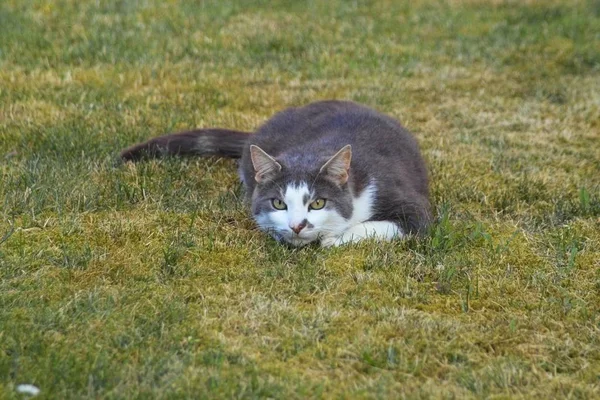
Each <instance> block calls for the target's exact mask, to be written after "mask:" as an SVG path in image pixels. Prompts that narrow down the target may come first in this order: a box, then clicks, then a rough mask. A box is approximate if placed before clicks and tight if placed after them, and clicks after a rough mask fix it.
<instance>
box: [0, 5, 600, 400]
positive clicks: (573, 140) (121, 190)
mask: <svg viewBox="0 0 600 400" xmlns="http://www.w3.org/2000/svg"><path fill="white" fill-rule="evenodd" d="M599 26H600V2H598V1H597V0H589V1H585V0H581V1H568V0H564V1H538V2H535V1H528V2H519V1H500V0H498V1H477V0H469V1H467V0H465V1H460V0H448V1H434V0H431V1H430V0H418V1H417V0H413V1H410V2H401V1H383V0H382V1H371V2H370V1H341V0H340V1H322V2H321V1H276V2H271V1H258V0H255V1H238V2H223V1H216V0H215V1H203V2H183V1H165V2H162V1H153V0H147V1H146V0H144V1H141V0H140V1H110V2H109V1H104V0H99V1H84V2H80V1H65V0H63V1H50V0H47V1H28V0H3V1H2V2H0V179H1V181H0V242H1V244H0V398H7V399H19V398H22V397H23V396H22V395H20V394H18V393H17V391H16V386H17V385H18V384H21V383H31V384H35V385H36V386H38V387H39V388H40V389H41V395H40V397H42V398H98V397H100V398H123V399H134V398H140V399H141V398H186V397H187V398H215V397H219V396H221V397H241V398H258V397H260V398H262V397H271V398H282V399H287V398H306V397H316V398H319V397H327V398H350V397H359V398H386V397H388V398H469V397H471V398H508V397H523V398H540V399H543V398H598V397H600V50H599V49H600V33H599V32H600V30H599V29H598V27H599ZM328 98H337V99H350V100H355V101H359V102H362V103H365V104H367V105H369V106H372V107H374V108H376V109H378V110H380V111H382V112H385V113H388V114H390V115H393V116H395V117H397V118H399V119H400V120H402V121H403V123H404V124H405V125H406V126H407V127H408V128H409V129H410V130H411V131H413V132H414V133H415V136H416V137H417V138H418V140H419V142H420V143H421V146H422V149H423V153H424V156H425V158H426V160H427V163H428V166H429V168H430V175H431V186H432V200H433V203H434V205H435V209H436V216H437V222H436V224H435V225H434V226H433V228H432V231H431V234H430V235H429V236H427V237H425V238H423V239H418V240H417V239H410V240H407V241H404V242H395V243H388V244H379V243H372V242H371V243H364V244H361V245H358V246H354V247H344V248H338V249H320V248H314V247H313V248H306V249H299V250H290V249H287V248H284V247H281V246H279V245H277V244H275V243H274V242H273V241H272V240H271V239H269V238H268V237H266V236H265V235H264V234H262V233H261V232H259V231H258V230H257V229H256V228H255V226H254V224H253V222H252V220H251V218H250V216H249V214H248V212H247V211H246V209H245V208H244V206H243V205H242V203H241V198H242V192H241V188H240V187H239V184H238V178H237V177H236V172H235V167H234V163H233V162H231V161H230V160H215V159H208V160H189V159H187V160H180V159H167V160H162V161H152V162H148V163H142V164H137V165H126V166H115V164H114V160H115V156H116V154H117V152H118V151H119V149H120V148H122V147H124V146H127V145H130V144H132V143H134V142H136V141H139V140H142V139H146V138H148V137H151V136H156V135H158V134H162V133H165V132H170V131H174V130H179V129H186V128H189V127H196V126H198V127H210V126H224V127H231V128H238V129H253V128H255V127H256V126H258V125H259V124H260V123H261V122H262V121H264V120H265V119H266V118H268V117H269V116H271V115H272V114H273V113H274V112H276V111H278V110H280V109H283V108H285V107H288V106H293V105H301V104H305V103H308V102H310V101H315V100H319V99H328Z"/></svg>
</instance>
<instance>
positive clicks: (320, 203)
mask: <svg viewBox="0 0 600 400" xmlns="http://www.w3.org/2000/svg"><path fill="white" fill-rule="evenodd" d="M325 203H326V201H325V199H316V200H315V201H313V202H312V203H310V205H309V207H310V209H311V210H320V209H322V208H323V207H325Z"/></svg>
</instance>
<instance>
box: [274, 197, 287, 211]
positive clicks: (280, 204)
mask: <svg viewBox="0 0 600 400" xmlns="http://www.w3.org/2000/svg"><path fill="white" fill-rule="evenodd" d="M271 204H272V205H273V208H274V209H276V210H286V209H287V206H286V205H285V203H284V202H283V201H281V200H279V199H272V200H271Z"/></svg>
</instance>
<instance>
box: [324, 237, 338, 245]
mask: <svg viewBox="0 0 600 400" xmlns="http://www.w3.org/2000/svg"><path fill="white" fill-rule="evenodd" d="M340 239H341V237H340V236H324V237H323V238H322V239H321V246H322V247H335V246H339V245H340V244H341V243H340Z"/></svg>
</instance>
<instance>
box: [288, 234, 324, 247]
mask: <svg viewBox="0 0 600 400" xmlns="http://www.w3.org/2000/svg"><path fill="white" fill-rule="evenodd" d="M318 238H319V237H318V236H315V235H306V236H305V235H303V234H301V235H298V234H295V233H286V234H285V235H281V236H280V237H279V239H280V241H282V242H285V243H287V244H289V245H291V246H294V247H302V246H306V245H308V244H310V243H313V242H315V241H317V239H318Z"/></svg>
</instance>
